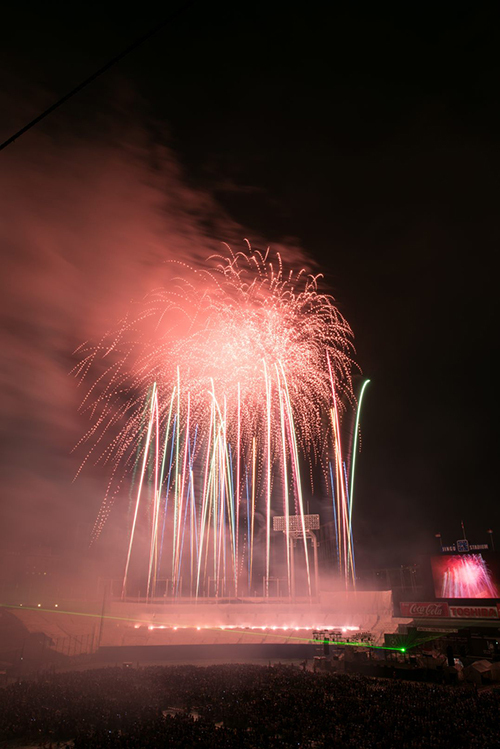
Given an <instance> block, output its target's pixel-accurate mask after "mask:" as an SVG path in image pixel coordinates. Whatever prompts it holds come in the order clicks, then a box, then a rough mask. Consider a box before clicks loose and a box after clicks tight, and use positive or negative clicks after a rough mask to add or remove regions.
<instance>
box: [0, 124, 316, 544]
mask: <svg viewBox="0 0 500 749" xmlns="http://www.w3.org/2000/svg"><path fill="white" fill-rule="evenodd" d="M120 114H121V115H122V116H123V112H121V113H120ZM131 119H132V120H133V119H134V118H133V117H131ZM49 124H50V123H49ZM102 124H103V123H100V125H101V126H102ZM115 124H116V122H115V121H114V120H113V119H112V120H111V121H109V122H106V123H105V127H104V128H102V137H100V138H97V137H96V136H95V133H93V134H92V136H87V135H80V136H79V137H71V136H69V135H68V134H67V132H64V133H62V134H61V132H60V129H59V128H57V127H56V128H55V130H54V131H55V134H56V137H51V135H50V127H49V128H48V132H47V131H46V130H47V129H45V130H44V129H35V130H33V131H30V132H29V133H28V134H27V135H26V136H24V137H23V138H21V139H19V141H17V142H16V143H15V144H13V145H12V146H11V147H9V148H7V149H6V150H5V151H4V152H2V155H1V158H2V172H1V176H0V206H1V222H0V246H1V248H2V257H3V260H2V279H3V283H2V294H1V298H0V319H1V331H2V332H1V345H2V352H3V363H2V368H1V371H0V388H1V393H2V399H1V408H0V416H1V419H2V436H1V444H2V454H3V465H2V476H1V484H2V489H3V492H4V496H5V501H4V502H3V503H2V510H1V512H2V524H1V525H2V529H3V532H4V539H5V540H6V541H8V542H9V544H11V545H14V546H16V545H19V544H23V543H28V544H29V545H41V546H48V547H50V546H58V545H60V544H61V540H62V539H64V542H63V543H66V544H67V543H69V542H70V539H71V538H76V537H78V538H80V537H81V536H82V534H84V533H85V531H86V526H87V524H90V523H92V522H93V520H94V518H95V515H96V513H97V510H98V508H99V505H100V502H101V500H102V497H103V493H104V491H105V484H106V472H105V471H103V469H100V468H99V469H94V468H93V467H92V466H89V467H88V468H87V469H86V470H85V471H84V472H83V473H82V474H81V476H80V477H79V479H78V480H77V481H76V482H75V483H72V479H73V476H74V475H75V473H76V471H77V469H78V466H79V463H80V462H81V459H82V455H81V454H76V455H75V454H72V453H71V450H72V447H73V446H74V445H75V443H76V442H77V441H78V440H79V439H80V437H81V436H82V434H83V433H84V432H85V430H86V429H87V426H88V422H87V421H86V419H85V418H84V417H83V416H81V415H80V414H78V405H79V402H80V401H81V399H82V397H83V395H84V393H83V390H81V389H80V390H78V388H77V382H76V381H75V379H74V378H72V377H70V376H69V372H70V371H71V369H72V367H73V365H74V363H75V361H74V359H73V358H72V352H73V351H74V350H75V349H76V348H77V347H78V346H79V345H80V344H81V343H82V342H83V341H86V340H92V341H97V340H99V338H100V337H101V336H102V335H103V334H104V333H105V332H106V331H107V330H109V329H112V328H113V327H114V325H115V324H116V321H117V320H118V319H119V318H121V317H123V315H124V314H126V312H127V310H128V309H129V307H130V304H131V303H132V302H134V301H138V300H140V299H142V298H143V297H144V295H145V294H146V293H147V292H148V291H150V290H151V289H152V288H155V287H158V286H162V285H165V283H166V282H167V280H168V277H169V276H168V274H169V273H171V272H172V271H171V270H169V267H168V264H167V263H166V261H168V260H182V261H183V262H186V263H188V264H190V265H194V266H197V265H200V264H201V263H203V261H204V260H205V259H206V257H207V256H208V255H210V254H212V253H218V252H220V251H221V249H222V242H228V243H229V244H231V245H232V246H234V247H235V249H241V248H243V244H244V243H243V239H244V237H246V236H248V232H247V231H245V230H244V229H243V228H242V227H240V226H238V225H237V224H236V223H235V222H234V221H232V220H231V218H230V217H229V216H227V215H226V214H225V213H224V211H223V210H222V209H221V208H220V206H219V205H218V204H217V202H216V201H215V199H214V198H213V197H212V196H211V195H210V194H208V193H206V192H202V191H199V190H196V189H194V188H191V187H189V186H187V184H186V180H185V176H184V174H183V172H182V169H181V167H180V166H179V164H178V163H177V161H176V159H175V158H174V156H173V155H172V153H171V152H170V151H169V150H168V149H167V148H166V147H164V146H158V145H155V144H154V143H152V142H151V140H150V138H149V136H148V134H147V132H146V130H145V129H143V128H141V127H135V126H126V127H124V126H123V125H121V126H120V127H114V125H115ZM68 132H71V128H68ZM111 132H113V133H115V132H118V136H117V139H116V141H115V142H110V137H109V134H110V133H111ZM250 238H251V239H252V240H253V241H254V242H255V243H256V244H258V245H259V246H260V248H261V249H265V242H259V237H258V236H257V237H256V236H255V234H253V235H251V236H250ZM273 250H276V251H281V252H283V253H284V255H285V257H286V260H287V263H288V265H294V266H295V267H297V265H299V264H301V265H303V264H304V260H305V258H304V256H303V255H302V253H301V251H300V250H299V249H298V248H297V247H296V245H294V244H293V243H291V244H290V246H289V248H288V249H287V248H285V247H282V246H279V245H274V246H273ZM309 265H310V263H309Z"/></svg>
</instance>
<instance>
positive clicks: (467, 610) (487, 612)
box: [449, 606, 498, 619]
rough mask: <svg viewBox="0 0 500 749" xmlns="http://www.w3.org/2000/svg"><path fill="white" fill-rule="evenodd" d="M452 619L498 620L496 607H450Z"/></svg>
mask: <svg viewBox="0 0 500 749" xmlns="http://www.w3.org/2000/svg"><path fill="white" fill-rule="evenodd" d="M449 608H450V616H451V617H453V618H454V619H498V608H497V607H496V606H450V607H449Z"/></svg>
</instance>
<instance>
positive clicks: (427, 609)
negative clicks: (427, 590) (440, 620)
mask: <svg viewBox="0 0 500 749" xmlns="http://www.w3.org/2000/svg"><path fill="white" fill-rule="evenodd" d="M449 615H450V613H449V609H448V604H447V603H442V602H437V601H419V602H416V601H402V602H401V616H418V617H420V618H424V617H435V616H437V617H441V616H449Z"/></svg>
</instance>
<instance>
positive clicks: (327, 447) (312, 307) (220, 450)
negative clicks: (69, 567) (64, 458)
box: [75, 246, 354, 596]
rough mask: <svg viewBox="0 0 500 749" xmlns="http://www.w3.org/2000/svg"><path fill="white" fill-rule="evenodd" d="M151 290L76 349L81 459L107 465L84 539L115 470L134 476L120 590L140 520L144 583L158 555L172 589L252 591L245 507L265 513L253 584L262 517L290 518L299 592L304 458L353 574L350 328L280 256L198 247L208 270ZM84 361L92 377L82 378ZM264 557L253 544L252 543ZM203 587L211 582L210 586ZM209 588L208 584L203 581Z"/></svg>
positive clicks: (152, 587)
mask: <svg viewBox="0 0 500 749" xmlns="http://www.w3.org/2000/svg"><path fill="white" fill-rule="evenodd" d="M177 265H178V266H179V268H180V269H181V271H182V275H179V276H178V277H176V278H174V279H172V280H171V281H170V282H169V284H168V286H167V287H166V288H159V289H157V290H154V291H152V292H151V293H150V294H149V295H148V296H147V297H146V299H145V300H144V302H143V304H142V305H141V307H140V310H139V313H138V314H136V315H135V316H134V318H133V319H131V318H130V319H129V318H126V319H124V320H123V321H122V322H121V324H120V325H119V327H118V328H117V330H116V331H113V332H112V333H109V334H108V335H106V336H105V337H104V338H103V339H102V340H101V341H100V342H99V344H98V345H96V346H89V345H85V346H82V347H81V348H80V349H79V352H80V355H81V360H80V362H79V364H78V366H77V367H76V370H75V372H76V374H77V376H78V377H79V378H81V379H82V380H86V379H87V378H89V377H93V379H92V384H91V385H90V387H89V389H88V392H87V395H86V396H85V398H84V400H83V403H82V410H83V411H87V412H88V413H89V415H90V420H91V425H90V428H89V430H88V432H87V433H86V435H85V436H84V437H83V438H82V440H81V442H82V443H87V444H88V445H89V449H88V453H87V455H86V457H85V459H84V461H83V464H82V467H83V465H84V464H85V462H87V460H89V459H91V458H95V460H96V462H103V463H105V464H107V465H109V466H110V481H109V485H108V490H107V492H106V495H105V498H104V500H103V503H102V506H101V509H100V511H99V514H98V517H97V519H96V522H95V526H94V529H93V533H92V538H93V540H96V539H97V538H98V536H99V534H100V533H101V530H102V528H103V525H104V523H105V522H106V520H107V518H108V516H109V513H110V511H111V507H112V504H113V501H114V498H115V497H116V496H117V495H118V494H119V493H120V492H121V491H122V486H123V481H124V476H125V475H126V474H127V471H129V472H130V473H132V474H133V475H134V480H135V487H136V488H135V494H134V495H133V501H132V503H131V507H130V513H131V518H132V521H131V531H130V538H129V543H128V553H127V560H126V565H125V573H124V579H123V594H124V595H125V594H126V587H127V578H128V573H129V567H130V561H131V556H132V552H133V548H134V542H135V541H136V535H137V526H138V522H139V518H140V517H141V513H142V514H144V513H145V514H146V516H147V518H148V523H149V527H150V532H149V535H150V542H149V560H148V565H147V570H148V596H154V595H155V593H156V583H157V580H158V576H159V573H160V567H161V565H162V556H163V557H164V558H165V549H167V548H168V550H169V552H170V554H169V557H170V562H169V569H170V578H169V580H170V583H169V584H170V585H171V593H172V594H173V595H179V594H180V591H181V589H182V579H183V576H184V578H188V579H189V580H190V583H189V590H190V594H191V595H196V596H198V595H200V594H201V593H202V591H205V594H207V591H208V594H210V592H212V593H213V594H214V595H216V596H221V595H228V594H229V592H230V591H231V593H232V594H234V595H238V593H239V591H240V590H241V588H242V586H243V584H244V586H245V587H246V590H247V591H251V590H252V585H253V575H254V567H255V559H256V554H255V551H256V549H255V544H256V541H257V527H256V526H257V522H256V516H258V517H264V518H265V522H264V535H265V540H264V543H263V548H264V551H263V552H262V551H259V558H265V559H264V568H265V595H269V580H270V575H271V559H272V552H271V517H272V515H273V514H280V515H283V516H285V518H286V529H287V532H286V562H287V570H288V584H289V591H291V571H290V548H291V546H290V545H291V543H292V539H291V537H290V533H289V530H288V529H289V517H290V516H291V515H298V516H299V517H300V518H301V519H302V528H303V538H302V540H303V546H304V564H305V569H306V572H307V580H308V590H309V595H310V594H311V575H310V565H309V555H308V547H307V542H306V531H305V525H304V514H305V502H304V497H303V479H302V475H301V473H302V472H303V466H304V464H306V463H307V462H309V465H312V463H315V464H319V465H320V466H322V468H323V472H324V475H325V479H326V480H328V479H329V477H330V476H331V481H332V491H333V493H334V511H335V518H336V521H335V522H336V537H337V548H338V562H339V568H340V570H341V572H342V574H343V575H344V576H345V578H346V581H347V580H348V578H352V579H353V578H354V557H353V544H352V528H351V508H350V499H349V486H348V480H347V473H346V465H345V462H344V456H343V452H342V446H341V438H340V431H341V417H342V411H343V409H344V407H345V406H343V405H342V404H343V403H345V402H347V403H352V402H353V401H354V396H353V392H352V384H351V368H352V359H351V354H352V350H353V347H352V332H351V330H350V328H349V326H348V324H347V323H346V321H345V320H344V318H343V317H342V315H341V314H340V313H339V311H338V309H337V307H336V306H335V303H334V300H333V298H332V297H331V296H329V295H326V294H322V293H320V291H319V289H318V278H319V277H318V276H310V275H307V274H306V272H305V271H304V270H301V271H300V272H298V273H294V272H293V271H288V272H286V271H285V270H284V268H283V265H282V260H281V257H280V256H279V255H276V256H275V257H274V258H273V259H272V260H271V259H270V258H269V252H267V253H266V254H264V255H263V254H261V253H259V252H253V251H252V250H251V248H250V246H248V251H247V252H245V253H233V252H232V251H231V250H230V249H229V248H228V254H227V256H225V257H224V256H216V257H212V258H210V259H209V262H208V264H207V269H206V270H196V269H193V268H189V267H188V266H186V265H184V264H182V263H178V264H177ZM89 373H90V375H89ZM262 555H263V556H262ZM207 585H208V587H207ZM210 585H213V589H210V590H209V588H210Z"/></svg>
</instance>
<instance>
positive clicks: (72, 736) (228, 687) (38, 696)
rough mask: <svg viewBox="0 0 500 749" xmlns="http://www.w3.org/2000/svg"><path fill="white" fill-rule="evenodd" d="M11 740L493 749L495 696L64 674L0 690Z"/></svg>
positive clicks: (322, 679) (181, 670)
mask: <svg viewBox="0 0 500 749" xmlns="http://www.w3.org/2000/svg"><path fill="white" fill-rule="evenodd" d="M174 708H177V709H174ZM20 742H24V743H25V744H28V743H31V744H32V745H39V746H42V745H45V746H48V745H49V742H50V743H51V744H52V746H54V747H55V746H56V745H57V744H58V742H62V744H61V745H62V746H66V743H65V742H68V743H69V742H71V746H74V747H75V749H104V748H106V749H115V748H116V749H118V748H120V749H139V748H140V749H147V748H148V747H183V749H187V748H188V747H207V749H208V748H211V747H214V748H218V747H238V748H240V747H241V749H245V748H246V747H249V748H250V747H252V748H256V747H259V749H267V748H269V749H274V748H275V747H276V748H277V747H280V748H282V747H332V748H335V747H339V748H340V747H356V748H357V749H365V748H366V749H394V748H397V749H400V748H401V749H410V748H416V747H419V748H420V747H425V748H426V749H427V747H429V749H430V748H435V749H440V748H443V749H444V748H445V747H446V749H448V748H449V747H454V749H461V748H462V747H467V749H473V748H474V747H478V748H479V747H480V749H486V747H488V748H489V747H500V694H498V693H497V692H495V691H488V692H484V693H478V692H477V690H475V689H473V688H472V687H456V688H451V687H447V686H437V685H430V684H421V683H418V684H417V683H411V682H401V681H398V680H387V679H376V678H372V677H365V676H355V675H345V674H332V673H321V674H320V673H318V674H315V673H312V672H311V671H308V670H304V669H300V668H299V667H297V666H283V665H278V666H272V667H264V666H256V665H250V664H246V665H243V664H242V665H238V664H231V665H225V666H220V665H219V666H209V667H197V666H186V665H184V666H168V667H162V666H152V667H148V668H144V669H132V668H108V669H99V670H87V671H73V672H70V673H63V674H55V675H51V676H47V677H43V678H40V679H38V680H36V681H17V682H16V683H14V684H11V685H10V686H7V687H5V688H4V689H1V690H0V746H3V747H5V746H11V745H14V744H15V743H17V744H19V743H20ZM44 742H45V743H44Z"/></svg>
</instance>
